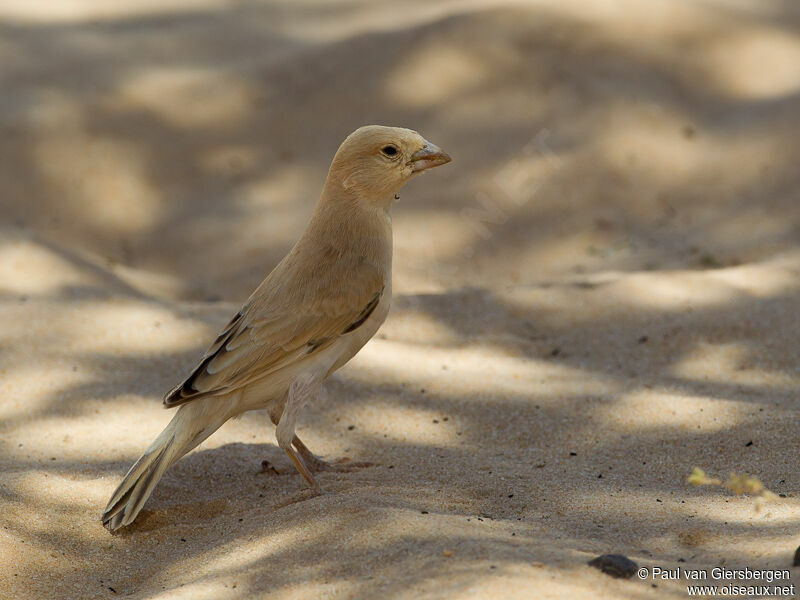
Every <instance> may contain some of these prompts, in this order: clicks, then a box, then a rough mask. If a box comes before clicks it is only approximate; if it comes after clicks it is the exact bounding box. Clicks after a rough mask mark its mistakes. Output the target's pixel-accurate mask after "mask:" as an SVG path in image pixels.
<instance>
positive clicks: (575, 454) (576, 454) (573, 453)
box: [569, 452, 578, 456]
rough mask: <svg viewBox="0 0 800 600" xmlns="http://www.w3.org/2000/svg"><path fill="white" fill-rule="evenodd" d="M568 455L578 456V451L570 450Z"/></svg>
mask: <svg viewBox="0 0 800 600" xmlns="http://www.w3.org/2000/svg"><path fill="white" fill-rule="evenodd" d="M569 455H570V456H578V453H577V452H570V453H569Z"/></svg>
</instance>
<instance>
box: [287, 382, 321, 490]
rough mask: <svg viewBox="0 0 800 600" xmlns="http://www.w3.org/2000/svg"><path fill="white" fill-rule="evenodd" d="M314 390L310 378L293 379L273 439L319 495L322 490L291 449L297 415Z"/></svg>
mask: <svg viewBox="0 0 800 600" xmlns="http://www.w3.org/2000/svg"><path fill="white" fill-rule="evenodd" d="M314 388H316V382H315V381H314V380H313V378H312V377H310V376H301V377H298V378H297V379H295V381H294V382H293V383H292V385H291V386H290V387H289V394H288V397H287V398H286V405H285V406H284V407H283V414H282V415H281V417H280V420H279V421H278V427H277V429H276V430H275V437H276V438H277V439H278V445H279V446H280V447H281V448H282V449H283V451H284V452H286V455H287V456H288V457H289V460H291V461H292V464H293V465H294V466H295V468H296V469H297V471H298V472H299V473H300V475H302V476H303V479H305V480H306V483H307V484H308V487H310V488H311V489H312V490H313V491H314V492H315V493H317V494H321V493H322V490H321V489H320V487H319V484H318V483H317V481H316V479H314V476H313V475H312V474H311V471H310V470H309V468H308V467H307V466H306V464H305V463H304V462H303V459H302V458H301V457H300V455H299V454H298V451H297V450H295V449H294V448H293V447H292V441H293V440H294V439H296V436H295V434H294V430H295V426H296V424H297V415H298V414H299V413H300V410H301V409H302V408H303V405H304V404H305V403H306V400H307V399H308V397H309V396H310V395H311V394H312V393H313V391H314ZM312 456H313V455H312Z"/></svg>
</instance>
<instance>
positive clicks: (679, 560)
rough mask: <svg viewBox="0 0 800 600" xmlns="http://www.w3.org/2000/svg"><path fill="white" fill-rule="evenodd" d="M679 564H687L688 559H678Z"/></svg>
mask: <svg viewBox="0 0 800 600" xmlns="http://www.w3.org/2000/svg"><path fill="white" fill-rule="evenodd" d="M678 562H683V563H685V562H686V559H685V558H679V559H678Z"/></svg>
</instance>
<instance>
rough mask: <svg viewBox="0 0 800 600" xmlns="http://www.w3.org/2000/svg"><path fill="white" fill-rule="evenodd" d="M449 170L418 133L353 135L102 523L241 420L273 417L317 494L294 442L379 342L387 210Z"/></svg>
mask: <svg viewBox="0 0 800 600" xmlns="http://www.w3.org/2000/svg"><path fill="white" fill-rule="evenodd" d="M448 162H450V157H449V156H448V155H447V154H446V153H445V152H443V151H442V150H440V149H439V148H437V147H436V146H434V145H433V144H431V143H430V142H428V141H426V140H425V139H424V138H423V137H422V136H420V135H419V134H418V133H416V132H415V131H411V130H409V129H400V128H395V127H383V126H377V125H371V126H368V127H362V128H360V129H358V130H356V131H355V132H353V133H352V134H350V136H348V138H347V139H346V140H345V141H344V142H343V143H342V145H341V146H340V147H339V150H338V151H337V152H336V155H335V156H334V158H333V162H332V163H331V167H330V170H329V171H328V177H327V180H326V181H325V186H324V188H323V190H322V194H321V196H320V200H319V202H318V203H317V206H316V209H315V210H314V214H313V216H312V218H311V222H310V223H309V224H308V227H307V228H306V230H305V232H304V233H303V235H302V236H301V237H300V239H299V240H298V242H297V243H296V244H295V245H294V247H293V248H292V249H291V251H290V252H289V254H287V255H286V256H285V257H284V259H283V260H282V261H281V262H280V263H279V264H278V266H276V267H275V269H273V271H272V272H271V273H270V274H269V275H268V276H267V278H266V279H265V280H264V281H263V283H262V284H261V285H260V286H258V288H257V289H256V291H255V292H253V294H252V295H251V296H250V298H249V299H248V300H247V302H246V303H245V305H244V306H243V307H242V309H241V310H240V311H239V312H238V314H237V315H236V316H235V317H234V318H233V319H231V321H230V322H229V323H228V324H227V325H226V326H225V328H224V329H223V330H222V333H220V335H219V337H217V339H216V340H215V341H214V343H213V344H211V347H210V348H209V349H208V351H207V352H206V353H205V356H203V358H202V360H201V361H200V364H199V365H197V367H196V368H195V370H194V371H193V372H192V374H191V375H189V377H188V378H187V379H186V380H185V381H184V382H183V383H181V384H180V385H178V386H177V387H175V388H174V389H173V390H172V391H170V392H169V393H168V394H167V395H166V396H165V397H164V404H165V406H166V407H168V408H170V407H174V406H179V407H180V408H178V410H177V412H176V413H175V416H174V417H173V418H172V420H171V421H170V422H169V424H168V425H167V427H166V428H165V429H164V431H162V432H161V434H160V435H159V436H158V437H157V438H156V439H155V440H154V441H153V443H152V444H150V446H149V447H148V448H147V450H145V452H144V454H143V455H142V457H141V458H140V459H139V460H138V461H136V463H135V464H134V465H133V467H131V469H130V471H128V474H127V475H126V476H125V479H123V480H122V483H121V484H120V485H119V487H118V488H117V489H116V490H115V491H114V493H113V494H112V496H111V499H110V500H109V502H108V505H107V506H106V509H105V511H104V512H103V524H104V525H105V526H106V527H108V529H110V530H111V531H113V530H115V529H119V528H120V527H124V526H126V525H129V524H130V523H131V522H133V520H134V519H135V518H136V515H137V514H139V511H140V510H141V509H142V506H143V505H144V503H145V501H146V500H147V498H148V497H149V496H150V494H151V492H152V491H153V488H154V487H155V485H156V483H158V480H159V479H160V478H161V476H162V475H163V474H164V471H166V470H167V468H168V467H169V466H170V465H172V464H173V463H175V462H176V461H177V460H178V459H180V458H181V457H182V456H183V455H185V454H186V453H187V452H189V451H190V450H192V449H193V448H194V447H195V446H197V445H198V444H199V443H200V442H202V441H203V440H205V439H206V438H207V437H208V436H210V435H211V434H212V433H214V431H216V430H217V429H218V428H219V427H220V426H221V425H222V424H223V423H225V421H227V420H228V419H230V418H232V417H235V416H237V415H240V414H241V413H243V412H245V411H248V410H254V409H260V408H266V409H267V412H268V414H269V416H270V419H271V420H272V422H273V423H274V424H276V425H277V429H276V432H275V437H276V438H277V440H278V445H279V446H280V447H281V448H283V450H284V451H285V452H286V454H287V455H288V456H289V458H290V459H291V461H292V463H293V464H294V466H295V467H296V468H297V470H298V471H299V472H300V474H301V475H302V476H303V478H304V479H305V480H306V482H307V483H308V485H309V487H310V488H311V489H312V490H315V491H317V492H319V486H318V484H317V482H316V480H315V479H314V476H313V475H312V470H319V469H321V468H324V467H325V466H326V464H325V463H323V462H322V461H321V460H320V459H318V458H317V457H316V456H314V455H313V454H312V453H311V452H310V451H309V450H308V448H307V447H306V446H305V444H303V443H302V442H301V441H300V439H298V437H297V436H296V435H295V424H296V422H297V417H298V415H299V413H300V411H301V410H302V408H303V405H304V404H305V403H306V401H307V400H308V398H309V397H310V396H311V395H312V394H313V393H314V392H315V390H316V389H317V388H318V386H319V385H320V383H322V381H323V380H324V379H325V378H326V377H327V376H328V375H330V374H331V373H333V372H334V371H335V370H336V369H338V368H339V367H341V366H342V365H344V364H345V363H346V362H347V361H348V360H350V359H351V358H352V357H353V356H354V355H355V354H356V353H357V352H358V351H359V350H360V349H361V347H362V346H363V345H364V344H365V343H366V342H367V341H368V340H369V339H370V338H371V337H372V336H373V335H374V334H375V332H376V331H377V330H378V327H380V325H381V323H383V320H384V319H385V318H386V315H387V313H388V311H389V301H390V299H391V295H392V277H391V268H392V222H391V218H390V216H389V210H390V208H391V205H392V202H393V201H394V199H395V196H396V194H397V192H398V191H399V190H400V188H401V187H402V186H403V185H404V184H405V183H406V182H408V181H409V180H410V179H411V178H412V177H413V176H414V175H417V174H418V173H421V172H423V171H425V170H426V169H430V168H432V167H436V166H439V165H443V164H445V163H448Z"/></svg>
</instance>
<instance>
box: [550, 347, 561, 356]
mask: <svg viewBox="0 0 800 600" xmlns="http://www.w3.org/2000/svg"><path fill="white" fill-rule="evenodd" d="M559 354H561V348H553V349H552V350H550V356H558V355H559Z"/></svg>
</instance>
